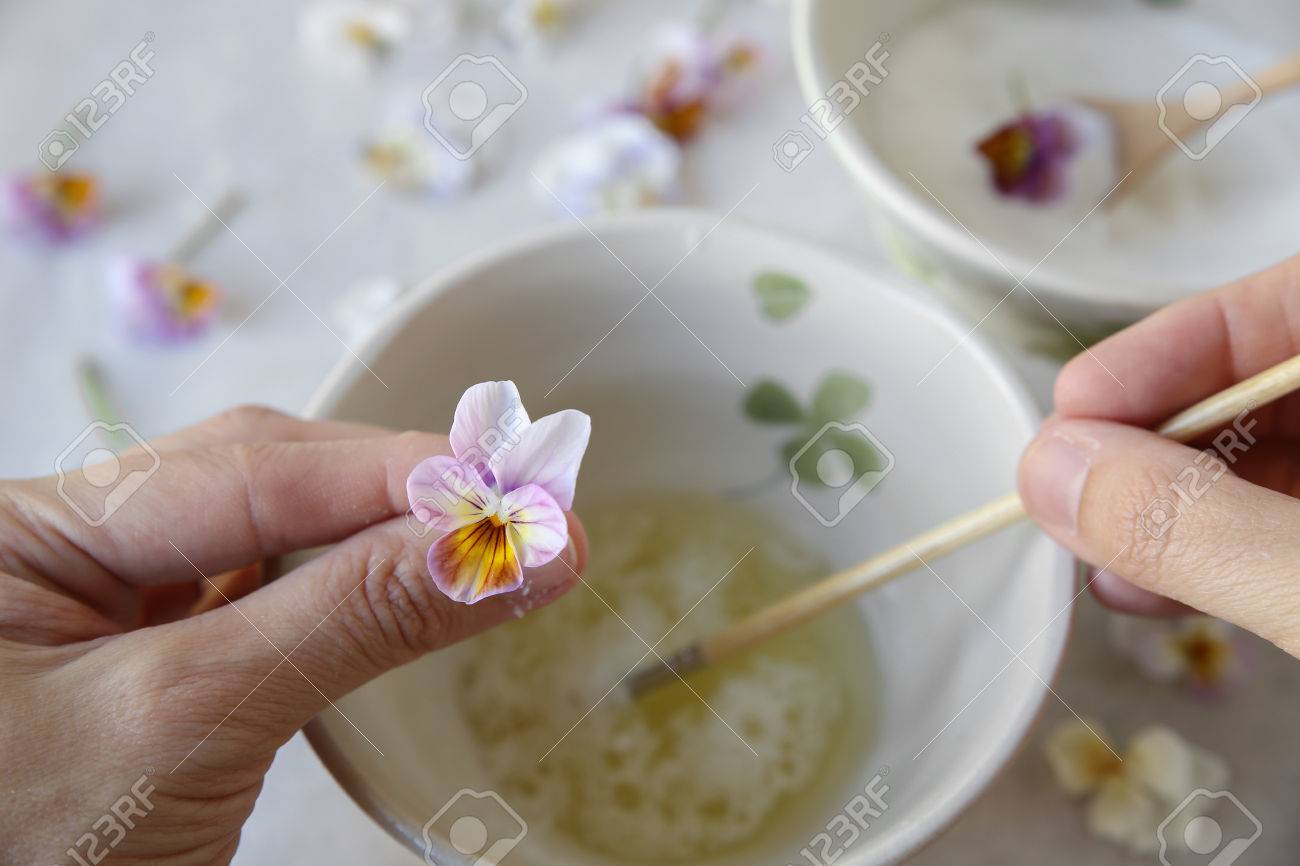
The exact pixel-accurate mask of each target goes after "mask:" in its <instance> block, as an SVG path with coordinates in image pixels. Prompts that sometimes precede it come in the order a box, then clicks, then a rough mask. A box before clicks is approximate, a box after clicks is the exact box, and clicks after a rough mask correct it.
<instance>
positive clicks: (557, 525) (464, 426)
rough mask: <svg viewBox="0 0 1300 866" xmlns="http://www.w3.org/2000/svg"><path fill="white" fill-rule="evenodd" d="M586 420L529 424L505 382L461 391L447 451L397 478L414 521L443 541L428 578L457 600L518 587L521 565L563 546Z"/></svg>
mask: <svg viewBox="0 0 1300 866" xmlns="http://www.w3.org/2000/svg"><path fill="white" fill-rule="evenodd" d="M590 436H591V419H590V418H589V417H588V416H587V415H586V414H585V413H583V412H579V411H576V410H573V409H566V410H564V411H561V412H556V413H555V414H553V415H547V416H546V417H544V418H539V419H538V420H537V421H532V420H530V419H529V417H528V413H527V411H526V410H525V409H524V406H523V402H522V401H521V400H520V397H519V389H518V388H516V387H515V384H514V383H513V382H483V383H481V384H478V385H475V386H473V387H472V388H470V389H469V390H468V391H466V392H465V394H464V396H462V397H461V399H460V403H459V404H458V405H457V406H456V415H455V419H454V420H453V422H452V425H451V435H450V439H451V450H452V455H451V456H447V455H438V456H435V457H430V458H429V459H427V460H425V461H423V462H422V463H420V465H418V466H416V467H415V469H414V470H412V472H411V474H410V476H409V477H408V478H407V480H406V493H407V497H408V499H409V501H410V505H411V512H412V514H414V515H415V517H416V519H418V520H420V521H421V522H422V523H424V524H426V525H428V526H430V527H431V528H433V529H436V530H439V531H440V532H443V533H444V535H443V536H442V537H441V538H439V539H438V541H436V542H435V543H434V545H433V546H432V547H431V548H430V549H429V557H428V565H429V574H430V575H431V576H432V577H433V582H434V583H435V584H436V585H437V587H438V589H439V590H441V591H442V593H443V594H444V595H446V596H447V597H448V598H450V599H452V600H454V601H459V602H462V603H464V604H473V603H474V602H477V601H479V600H481V599H484V598H487V597H489V596H493V595H499V594H501V593H505V592H513V591H514V590H516V589H519V588H520V587H521V586H523V584H524V571H523V570H524V569H525V568H536V567H538V566H541V565H545V564H546V563H548V562H550V561H551V560H552V559H554V558H555V557H556V556H558V555H559V553H560V552H561V551H562V550H564V548H565V546H566V545H567V544H568V540H569V529H568V522H567V520H566V519H565V516H564V512H565V511H568V510H569V509H570V508H572V507H573V495H574V488H575V486H576V484H577V479H578V468H579V466H580V465H581V463H582V456H583V454H584V453H585V452H586V450H587V441H588V439H589V438H590Z"/></svg>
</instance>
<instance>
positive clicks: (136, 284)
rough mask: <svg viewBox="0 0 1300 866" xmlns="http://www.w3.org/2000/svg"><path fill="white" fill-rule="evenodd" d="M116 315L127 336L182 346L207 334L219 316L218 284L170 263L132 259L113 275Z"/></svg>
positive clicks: (112, 269)
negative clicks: (204, 333) (217, 315)
mask: <svg viewBox="0 0 1300 866" xmlns="http://www.w3.org/2000/svg"><path fill="white" fill-rule="evenodd" d="M109 290H110V298H111V300H112V303H113V306H114V308H115V311H116V312H117V314H118V315H119V317H120V318H121V320H122V323H123V325H124V327H125V329H126V331H127V333H128V334H130V335H131V336H133V337H135V338H137V339H140V340H147V341H151V342H179V341H182V340H186V339H189V338H192V337H196V336H198V335H200V334H202V333H203V332H204V331H206V330H207V328H208V326H209V325H210V324H211V323H212V320H213V319H214V318H215V316H216V313H217V302H218V300H219V298H220V295H219V293H218V291H217V288H216V286H214V285H213V284H212V283H210V282H208V281H206V280H203V279H201V278H199V277H196V276H194V275H192V274H190V273H189V272H188V271H186V270H185V268H182V267H181V266H180V265H176V264H172V263H170V262H149V261H144V260H140V259H129V260H125V261H121V262H118V263H117V264H116V265H114V266H113V267H112V268H111V269H110V271H109Z"/></svg>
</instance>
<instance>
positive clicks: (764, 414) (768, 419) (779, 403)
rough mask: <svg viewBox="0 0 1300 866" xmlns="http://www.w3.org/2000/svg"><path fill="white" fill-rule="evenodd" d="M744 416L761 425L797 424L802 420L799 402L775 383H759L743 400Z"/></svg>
mask: <svg viewBox="0 0 1300 866" xmlns="http://www.w3.org/2000/svg"><path fill="white" fill-rule="evenodd" d="M745 414H746V415H748V416H749V417H750V418H752V419H753V420H755V421H758V422H759V423H762V424H797V423H799V422H801V421H803V420H804V412H803V408H802V407H801V406H800V405H799V401H798V400H797V399H795V396H794V395H793V394H791V393H790V392H789V391H788V390H787V389H786V388H785V387H784V386H782V385H778V384H777V383H776V382H771V381H766V382H759V383H758V384H756V385H755V386H754V387H753V388H750V389H749V396H747V397H746V398H745Z"/></svg>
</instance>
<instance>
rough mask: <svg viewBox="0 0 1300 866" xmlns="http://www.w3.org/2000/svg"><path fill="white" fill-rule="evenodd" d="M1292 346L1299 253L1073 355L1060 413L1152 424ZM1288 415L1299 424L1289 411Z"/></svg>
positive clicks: (1299, 317)
mask: <svg viewBox="0 0 1300 866" xmlns="http://www.w3.org/2000/svg"><path fill="white" fill-rule="evenodd" d="M1297 353H1300V256H1297V257H1295V258H1291V259H1288V260H1287V261H1285V262H1283V263H1281V264H1279V265H1276V266H1275V267H1273V268H1270V269H1269V270H1266V271H1261V272H1260V273H1258V274H1254V275H1252V276H1250V277H1247V278H1245V279H1243V280H1240V281H1238V282H1235V283H1231V284H1229V285H1227V286H1225V287H1223V288H1220V289H1216V290H1214V291H1211V292H1207V293H1205V294H1202V295H1197V296H1196V297H1192V298H1188V299H1186V300H1183V301H1179V302H1177V303H1175V304H1172V305H1170V306H1168V307H1166V308H1164V309H1163V310H1160V311H1159V312H1157V313H1154V314H1152V315H1151V316H1149V317H1147V318H1146V319H1144V320H1142V321H1141V322H1139V323H1137V324H1136V325H1133V326H1132V327H1130V328H1127V329H1126V330H1123V331H1121V332H1119V333H1118V334H1115V335H1114V336H1112V337H1110V338H1108V339H1106V340H1103V341H1102V342H1101V343H1098V344H1097V345H1096V346H1094V347H1093V348H1092V349H1091V350H1090V351H1089V352H1087V353H1084V354H1081V355H1079V356H1078V357H1076V358H1075V359H1074V360H1072V361H1071V362H1070V363H1069V364H1067V365H1066V366H1065V369H1063V370H1062V371H1061V374H1060V376H1059V377H1058V378H1057V380H1056V393H1055V399H1056V411H1057V413H1058V414H1060V415H1064V416H1070V417H1079V418H1098V419H1104V420H1108V421H1118V422H1120V423H1123V424H1132V425H1135V426H1140V427H1150V426H1153V425H1155V424H1157V423H1159V422H1160V421H1163V420H1165V419H1166V418H1168V417H1170V416H1172V415H1173V414H1175V413H1176V412H1178V411H1180V410H1182V409H1185V408H1187V407H1188V406H1190V405H1192V404H1193V403H1196V402H1197V401H1199V400H1202V399H1204V398H1205V397H1209V396H1210V395H1212V394H1216V393H1218V392H1219V391H1222V390H1223V389H1224V388H1227V387H1229V386H1231V385H1234V384H1236V383H1237V382H1240V381H1241V380H1243V379H1246V378H1249V377H1250V376H1253V375H1255V374H1256V373H1258V372H1260V371H1262V370H1265V369H1267V368H1269V367H1271V366H1273V365H1274V364H1278V363H1281V362H1282V361H1285V360H1287V359H1288V358H1291V357H1293V356H1295V355H1296V354H1297ZM1297 405H1300V404H1297ZM1275 411H1277V410H1275ZM1284 421H1285V423H1286V424H1287V425H1288V426H1293V427H1295V428H1296V429H1300V415H1296V414H1295V410H1294V409H1293V410H1292V417H1289V418H1285V419H1284Z"/></svg>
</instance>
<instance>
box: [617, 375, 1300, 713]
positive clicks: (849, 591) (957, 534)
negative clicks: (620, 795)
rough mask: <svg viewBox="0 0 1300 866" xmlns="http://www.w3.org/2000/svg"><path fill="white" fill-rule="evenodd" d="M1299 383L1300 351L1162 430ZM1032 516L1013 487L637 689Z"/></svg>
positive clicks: (1214, 422)
mask: <svg viewBox="0 0 1300 866" xmlns="http://www.w3.org/2000/svg"><path fill="white" fill-rule="evenodd" d="M1296 390H1300V355H1297V356H1296V357H1294V358H1291V359H1290V360H1289V361H1283V362H1282V363H1281V364H1278V365H1277V366H1275V367H1270V368H1269V369H1267V370H1265V371H1264V372H1262V373H1259V374H1257V375H1255V376H1252V377H1250V378H1249V379H1246V380H1244V381H1242V382H1238V383H1237V384H1236V385H1233V386H1232V387H1231V388H1228V389H1227V390H1225V391H1221V392H1219V393H1218V394H1215V395H1214V396H1213V397H1209V398H1207V399H1205V400H1202V401H1201V402H1199V403H1197V404H1196V405H1195V406H1192V407H1191V408H1190V409H1185V410H1183V411H1182V412H1179V413H1178V414H1177V415H1175V416H1174V417H1172V418H1170V419H1169V420H1168V421H1166V422H1165V423H1164V424H1162V425H1161V426H1160V428H1159V429H1158V430H1157V431H1156V432H1158V433H1159V434H1160V435H1162V436H1166V437H1168V438H1170V439H1173V440H1175V441H1177V442H1189V441H1191V440H1193V439H1196V438H1197V437H1200V436H1203V435H1205V434H1206V433H1210V432H1212V431H1214V430H1218V429H1220V428H1221V427H1223V426H1224V425H1225V424H1228V423H1230V422H1232V421H1233V420H1235V419H1236V418H1238V417H1239V416H1241V415H1243V414H1245V413H1246V412H1250V411H1252V410H1254V409H1255V408H1256V407H1257V406H1262V405H1265V404H1266V403H1270V402H1272V401H1273V400H1276V399H1278V398H1279V397H1283V396H1285V395H1287V394H1290V393H1292V392H1294V391H1296ZM1025 516H1026V514H1025V507H1024V504H1023V503H1022V502H1021V501H1020V496H1019V494H1016V493H1008V494H1007V495H1005V496H1002V497H1000V498H998V499H995V500H993V501H992V502H989V503H986V504H985V505H982V506H980V507H979V508H976V509H975V510H973V511H968V512H967V513H965V514H963V515H961V516H959V517H954V518H953V519H952V520H949V521H947V522H945V523H941V524H939V525H938V526H936V527H934V528H933V529H931V530H929V531H928V532H923V533H921V534H920V535H918V536H916V537H915V538H912V539H911V540H909V541H905V542H903V543H902V544H900V545H898V546H896V547H891V548H890V549H888V550H886V551H885V552H884V553H880V554H877V555H876V556H873V557H871V558H870V559H868V560H866V561H865V562H862V563H859V564H858V565H855V566H853V567H851V568H847V569H845V570H843V571H839V572H836V573H835V574H832V575H831V576H830V577H827V578H824V579H822V580H820V581H818V582H817V583H814V584H813V585H812V586H809V587H807V588H806V589H802V590H800V591H798V592H796V593H794V594H792V595H790V596H788V597H786V598H784V599H782V600H781V601H779V602H777V603H776V604H773V605H771V606H770V607H767V608H764V609H763V610H760V611H758V612H757V613H754V614H752V615H751V616H749V617H748V618H746V619H743V620H741V621H740V622H737V623H734V624H732V625H730V626H727V627H726V628H725V629H723V630H722V631H720V632H717V633H715V634H713V635H710V636H709V637H706V638H703V639H702V640H699V641H697V642H695V643H693V644H691V645H689V646H687V647H685V648H684V649H682V650H679V651H678V652H676V653H673V654H672V655H671V656H668V657H667V658H665V659H662V660H661V661H659V662H657V663H654V664H651V665H648V666H646V667H644V668H642V669H641V670H640V671H638V672H636V673H634V674H632V676H631V677H630V678H629V680H628V682H629V688H630V689H631V692H632V695H633V696H634V697H637V696H640V695H642V694H645V693H646V692H649V691H652V690H654V689H656V688H658V687H659V686H661V685H664V684H666V683H669V682H672V681H673V680H675V679H677V678H678V677H680V676H683V675H685V674H688V673H690V672H692V671H695V670H698V669H700V668H704V667H708V666H711V665H714V664H716V663H718V662H719V661H721V660H723V659H725V658H728V657H730V656H733V655H736V654H737V653H741V652H744V651H746V650H748V649H751V648H753V647H755V646H757V645H758V644H761V643H763V642H764V641H766V640H768V639H770V638H772V637H775V636H776V635H779V634H782V633H784V632H787V631H789V630H790V629H792V628H794V627H795V626H798V625H801V624H802V623H805V622H807V621H808V620H811V619H814V618H815V617H818V616H820V615H821V614H823V613H825V612H826V611H828V610H830V609H831V608H833V607H837V606H838V605H841V604H843V603H844V602H846V601H849V600H850V599H852V598H855V597H856V596H858V595H860V594H861V593H863V592H865V591H867V590H869V589H875V588H876V587H878V586H881V585H883V584H885V583H888V582H889V581H891V580H893V579H894V578H896V577H899V576H900V575H904V574H907V573H908V572H910V571H913V570H915V569H916V568H917V567H919V566H923V565H925V564H926V563H927V562H929V561H930V560H932V559H938V558H939V557H942V556H947V555H948V554H949V553H952V552H953V551H955V550H958V549H960V548H962V547H965V546H966V545H968V544H970V543H972V542H975V541H978V540H979V539H981V538H984V537H985V536H988V535H992V534H993V533H994V532H997V531H998V530H1000V529H1005V528H1006V527H1008V526H1011V525H1012V524H1015V523H1018V522H1019V521H1021V520H1023V519H1024V518H1025Z"/></svg>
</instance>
